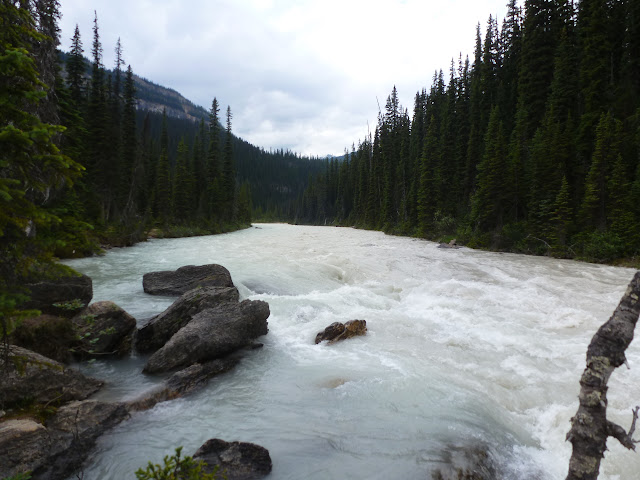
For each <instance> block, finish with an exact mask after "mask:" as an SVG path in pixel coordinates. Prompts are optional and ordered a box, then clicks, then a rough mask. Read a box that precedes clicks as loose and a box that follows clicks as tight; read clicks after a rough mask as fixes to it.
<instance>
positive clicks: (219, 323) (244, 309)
mask: <svg viewBox="0 0 640 480" xmlns="http://www.w3.org/2000/svg"><path fill="white" fill-rule="evenodd" d="M268 317H269V305H268V304H267V303H266V302H263V301H261V300H244V301H243V302H241V303H223V304H221V305H219V306H217V307H214V308H207V309H204V310H202V311H200V312H199V313H197V314H196V315H194V316H193V318H192V319H191V321H190V322H189V323H188V324H186V325H185V326H184V327H182V328H181V329H180V330H178V332H177V333H175V334H174V335H173V336H172V337H171V339H170V340H169V341H168V342H167V343H166V344H165V345H164V346H163V347H162V348H160V349H159V350H158V351H156V352H155V353H154V354H153V355H152V356H151V357H150V358H149V361H148V362H147V364H146V366H145V367H144V371H145V372H147V373H158V372H166V371H170V370H175V369H178V368H183V367H187V366H189V365H192V364H194V363H196V362H203V361H208V360H212V359H215V358H221V357H224V356H226V355H228V354H229V353H231V352H234V351H236V350H238V349H241V348H243V347H246V346H249V345H250V344H251V343H252V342H253V340H255V339H256V338H258V337H260V336H262V335H266V334H267V332H268V331H269V330H268V327H267V318H268Z"/></svg>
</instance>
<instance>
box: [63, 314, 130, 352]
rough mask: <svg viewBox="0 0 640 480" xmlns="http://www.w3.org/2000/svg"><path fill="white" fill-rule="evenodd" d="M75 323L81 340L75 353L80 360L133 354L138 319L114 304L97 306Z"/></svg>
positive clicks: (76, 318)
mask: <svg viewBox="0 0 640 480" xmlns="http://www.w3.org/2000/svg"><path fill="white" fill-rule="evenodd" d="M72 322H73V324H74V326H75V328H76V331H77V333H78V335H79V337H80V341H79V345H78V346H77V347H76V353H77V354H78V355H79V356H80V357H86V356H89V357H91V356H98V355H99V356H104V355H117V356H123V355H126V354H128V353H129V352H130V351H131V343H132V340H133V333H134V332H135V329H136V319H135V318H133V317H132V316H131V315H129V314H128V313H127V312H125V311H124V310H123V309H122V308H120V307H119V306H118V305H116V304H115V303H113V302H108V301H104V302H95V303H92V304H91V305H89V306H88V307H87V308H85V309H84V310H83V311H82V312H81V313H80V314H79V315H76V316H75V317H73V319H72Z"/></svg>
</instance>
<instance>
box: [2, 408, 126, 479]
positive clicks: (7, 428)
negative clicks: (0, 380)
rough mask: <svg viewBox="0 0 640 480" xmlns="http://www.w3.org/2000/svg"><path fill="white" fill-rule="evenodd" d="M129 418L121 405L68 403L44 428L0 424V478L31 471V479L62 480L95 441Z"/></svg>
mask: <svg viewBox="0 0 640 480" xmlns="http://www.w3.org/2000/svg"><path fill="white" fill-rule="evenodd" d="M128 415H129V413H128V411H127V409H126V407H125V405H124V404H122V403H103V402H96V401H92V400H85V401H82V402H71V403H69V404H67V405H65V406H63V407H61V408H59V409H58V411H57V412H56V414H55V415H54V416H53V417H51V418H50V419H49V420H47V422H46V423H45V424H44V425H43V424H41V423H38V422H36V421H35V420H30V419H22V420H8V421H6V422H3V423H0V478H5V477H11V476H14V475H16V474H18V473H23V472H27V471H31V472H32V478H33V479H34V480H64V479H66V478H68V477H69V476H70V475H72V474H73V473H74V472H75V471H76V470H78V469H79V468H80V466H81V465H82V462H84V460H85V459H86V458H87V456H88V455H89V453H90V451H91V450H92V449H93V447H94V445H95V441H96V439H97V438H98V437H99V436H100V435H102V434H103V433H104V432H105V431H107V430H108V429H110V428H112V427H114V426H115V425H117V424H118V423H120V422H121V421H122V420H124V419H125V418H127V416H128Z"/></svg>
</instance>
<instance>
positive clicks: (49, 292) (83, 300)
mask: <svg viewBox="0 0 640 480" xmlns="http://www.w3.org/2000/svg"><path fill="white" fill-rule="evenodd" d="M25 286H26V287H27V289H29V291H30V297H31V298H30V299H29V300H28V301H26V302H24V303H23V304H22V305H20V308H21V309H24V310H40V311H41V312H42V313H48V314H51V315H57V316H63V317H65V316H66V317H72V316H73V315H75V314H76V313H78V312H79V311H80V310H82V309H83V308H85V307H86V306H87V305H89V303H90V302H91V299H92V298H93V282H92V281H91V278H89V277H88V276H86V275H82V274H80V273H78V272H75V271H74V270H71V269H70V268H66V269H62V268H60V269H58V270H56V271H55V272H48V273H47V274H46V275H45V274H43V275H42V276H41V277H40V278H38V279H37V280H34V281H32V282H30V283H28V284H26V285H25Z"/></svg>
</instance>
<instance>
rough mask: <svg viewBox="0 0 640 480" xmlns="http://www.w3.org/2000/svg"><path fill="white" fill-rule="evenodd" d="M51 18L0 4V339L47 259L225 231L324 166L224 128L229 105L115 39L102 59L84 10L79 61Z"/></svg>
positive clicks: (20, 5)
mask: <svg viewBox="0 0 640 480" xmlns="http://www.w3.org/2000/svg"><path fill="white" fill-rule="evenodd" d="M59 17H60V3H59V1H58V0H38V1H19V2H18V1H3V2H2V3H1V4H0V26H1V28H0V75H1V76H0V82H1V85H0V92H1V93H0V100H1V101H0V119H1V120H2V122H1V125H0V317H1V318H0V319H1V320H2V327H3V329H4V331H3V332H1V333H2V336H3V338H5V337H6V333H7V332H6V329H7V328H9V329H10V325H9V323H8V322H7V320H10V321H13V320H12V319H16V318H17V317H16V316H15V315H17V312H18V310H16V308H17V307H18V306H19V305H20V304H21V302H23V301H24V300H26V298H27V297H26V296H27V295H28V293H29V292H28V289H26V288H24V285H25V284H28V283H29V282H30V281H33V280H35V279H42V278H43V277H46V276H47V275H54V276H55V275H58V274H59V271H60V269H63V267H61V266H60V265H58V264H56V263H55V262H54V260H55V258H59V257H69V256H81V255H87V254H92V253H95V252H98V251H99V250H100V246H101V245H105V244H106V245H130V244H133V243H135V242H137V241H140V240H142V239H146V238H147V236H148V235H149V234H150V233H152V234H154V235H171V236H177V235H195V234H206V233H219V232H224V231H230V230H234V229H237V228H243V227H245V226H248V225H250V222H251V220H252V214H254V215H255V214H257V215H258V216H259V217H260V218H264V219H280V220H282V219H286V218H290V217H291V216H292V213H291V212H293V211H294V209H295V206H296V201H297V199H298V198H299V197H300V196H301V194H302V192H303V190H304V189H305V188H306V185H307V181H308V179H309V178H310V177H311V176H313V175H315V174H316V173H317V172H319V171H321V170H322V169H324V161H321V160H319V159H312V158H306V157H300V156H298V155H296V154H293V153H291V152H288V151H274V152H267V151H264V150H263V149H261V148H258V147H255V146H253V145H250V144H249V143H247V142H245V141H243V140H242V139H239V138H237V137H235V136H234V135H233V133H232V131H231V128H232V118H233V117H232V113H231V108H230V107H227V108H226V110H223V111H222V112H221V106H220V104H219V102H218V100H217V99H216V98H215V97H214V99H213V101H212V105H211V108H210V110H209V111H208V112H207V111H206V110H204V109H202V108H201V107H197V106H195V105H193V104H191V103H190V102H188V101H187V100H186V99H184V98H183V97H182V96H181V95H179V94H178V93H177V92H175V91H171V90H169V89H166V88H163V87H159V86H157V85H154V84H153V83H152V82H150V81H148V80H145V79H141V78H140V77H136V76H134V74H133V71H132V68H131V66H128V67H127V68H126V69H124V65H125V63H124V60H123V48H122V45H121V44H120V41H119V40H118V42H117V44H116V45H115V54H116V55H115V56H116V62H115V66H114V68H112V69H108V68H106V67H105V66H104V64H103V46H102V44H101V40H100V31H99V24H98V17H97V14H96V15H95V18H94V22H93V28H92V31H93V38H92V40H91V48H90V52H89V57H90V58H89V59H87V58H86V57H85V55H84V53H85V50H84V46H83V42H82V39H81V37H80V31H79V28H78V26H76V29H75V32H74V35H73V38H72V45H71V49H70V51H69V52H66V53H62V52H60V51H59V49H58V47H59V44H60V31H59V28H58V21H59ZM139 93H140V94H139ZM185 104H188V105H187V106H188V112H186V110H185V108H184V107H185ZM159 105H162V107H163V108H162V109H159V108H158V106H159ZM183 110H185V111H183ZM203 114H204V115H203ZM27 313H28V312H27Z"/></svg>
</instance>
